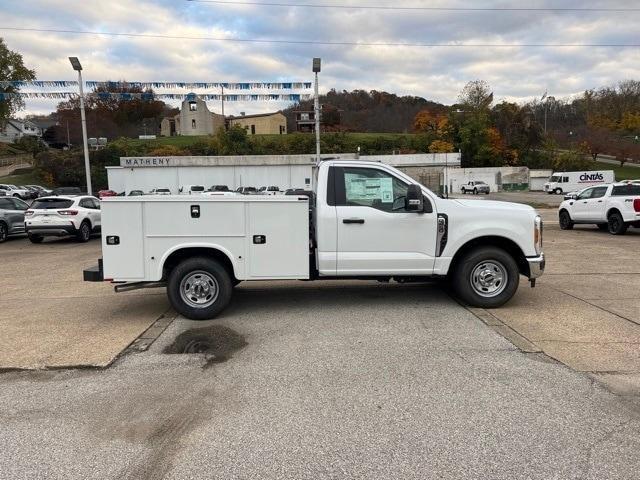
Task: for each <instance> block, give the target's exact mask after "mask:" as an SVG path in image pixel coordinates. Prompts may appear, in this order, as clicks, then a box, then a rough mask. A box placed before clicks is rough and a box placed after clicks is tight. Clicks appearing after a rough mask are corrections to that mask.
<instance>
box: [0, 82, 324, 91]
mask: <svg viewBox="0 0 640 480" xmlns="http://www.w3.org/2000/svg"><path fill="white" fill-rule="evenodd" d="M84 84H85V85H86V86H87V87H88V88H97V87H107V88H108V87H137V88H186V89H210V88H226V89H227V90H256V89H269V90H309V89H310V88H311V85H312V84H311V82H239V83H228V82H105V81H101V82H97V81H93V80H91V81H86V82H84ZM74 86H78V82H77V81H72V80H29V81H22V80H3V81H0V87H5V88H6V87H20V88H21V87H38V88H47V87H74Z"/></svg>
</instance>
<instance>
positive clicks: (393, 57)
mask: <svg viewBox="0 0 640 480" xmlns="http://www.w3.org/2000/svg"><path fill="white" fill-rule="evenodd" d="M341 3H351V4H354V5H355V4H356V3H357V2H354V1H352V0H342V1H341ZM493 3H495V4H498V3H497V2H493ZM565 3H566V5H563V6H572V5H573V6H582V3H581V2H578V1H577V0H569V1H567V2H565ZM485 4H486V5H487V6H488V5H491V4H492V2H491V1H487V2H485ZM407 5H408V4H407ZM430 5H441V6H442V5H447V6H451V5H457V6H465V5H468V2H462V1H461V0H460V1H457V0H456V1H453V2H452V1H451V0H449V1H444V0H442V1H438V2H431V3H430ZM514 5H519V3H518V2H516V3H514ZM545 5H547V6H557V5H555V3H554V2H552V1H551V0H540V1H539V2H536V6H545ZM639 19H640V14H638V13H605V12H590V13H585V12H555V13H554V12H406V11H397V12H393V11H377V10H345V9H306V8H276V7H259V6H247V5H242V6H240V5H237V6H230V5H227V6H224V5H214V4H205V3H196V2H188V1H186V0H138V1H134V0H111V1H109V2H93V1H91V2H89V1H86V0H30V1H28V2H25V1H23V0H20V1H18V0H3V2H2V4H1V5H0V25H2V26H20V27H27V28H53V29H78V30H91V31H112V32H129V33H146V34H162V35H170V36H192V37H241V38H264V39H277V40H282V39H293V40H302V41H314V40H326V41H348V42H375V43H379V42H392V43H456V42H457V43H499V44H540V43H569V44H574V43H589V44H595V43H637V39H638V37H637V22H638V20H639ZM0 36H2V37H4V39H5V41H6V43H7V44H8V45H9V47H10V48H11V49H14V50H17V51H19V52H21V53H23V55H24V59H25V62H26V63H27V64H28V65H29V66H30V67H32V68H35V70H36V72H37V75H38V78H40V79H52V80H57V79H73V78H74V72H73V71H72V70H71V68H70V66H69V64H68V60H67V57H68V56H70V55H77V56H79V57H80V58H81V60H82V63H83V66H84V68H85V71H84V74H85V77H86V78H87V79H91V80H106V79H126V80H130V81H134V80H139V81H150V80H173V81H178V80H180V81H211V82H213V81H229V82H234V81H259V80H265V81H268V80H274V81H276V80H309V79H311V78H312V74H311V72H310V62H311V58H312V57H313V56H321V57H322V58H323V72H322V74H321V86H322V90H325V91H326V90H328V89H329V88H336V89H337V90H342V89H347V90H351V89H355V88H360V89H365V90H371V89H376V90H386V91H389V92H393V93H397V94H401V95H402V94H408V95H417V96H422V97H425V98H428V99H432V100H437V101H440V102H443V103H452V102H455V100H456V97H457V94H458V92H459V91H460V89H461V88H462V87H463V86H464V84H465V83H466V82H467V81H470V80H475V79H485V80H487V81H488V82H489V83H490V84H491V86H492V88H493V90H494V93H495V97H496V98H497V99H500V98H507V99H510V100H524V99H528V98H531V97H533V96H537V95H541V94H542V92H544V91H547V90H548V91H549V93H550V94H552V95H555V96H556V97H562V96H568V95H572V94H575V93H577V92H581V91H583V90H585V89H588V88H597V87H600V86H603V85H607V84H613V83H615V82H617V81H620V80H624V79H628V78H631V77H632V76H634V75H637V72H638V70H639V67H640V52H638V49H637V48H636V49H633V48H595V47H592V48H567V47H565V48H524V47H513V48H467V47H452V48H420V47H379V46H369V47H367V46H348V45H345V46H328V45H286V44H259V43H231V42H214V41H207V40H178V39H158V38H129V37H109V36H90V35H73V34H56V33H34V32H16V31H7V30H4V31H3V30H0ZM54 104H55V102H49V101H39V100H31V101H28V103H27V106H28V109H29V111H46V110H47V109H49V108H52V107H53V106H54ZM283 106H284V105H283V104H278V103H250V104H244V105H234V104H228V106H227V107H226V110H227V112H229V113H238V112H240V111H247V112H253V111H267V110H275V109H278V108H282V107H283ZM213 108H216V106H213Z"/></svg>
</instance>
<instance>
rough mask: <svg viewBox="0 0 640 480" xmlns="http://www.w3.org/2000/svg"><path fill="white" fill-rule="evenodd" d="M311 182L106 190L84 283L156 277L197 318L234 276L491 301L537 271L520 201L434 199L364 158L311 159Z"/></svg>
mask: <svg viewBox="0 0 640 480" xmlns="http://www.w3.org/2000/svg"><path fill="white" fill-rule="evenodd" d="M313 183H314V185H315V188H314V193H313V194H310V195H308V196H307V195H304V196H303V195H289V196H284V195H283V196H280V195H277V196H237V197H227V196H223V197H212V196H202V195H200V196H191V197H188V196H184V195H182V196H165V197H162V196H155V197H153V196H145V197H112V198H109V199H107V200H105V201H104V202H103V204H102V231H103V237H102V239H103V240H102V242H103V243H102V252H103V262H101V263H100V264H99V266H98V267H93V268H91V269H88V270H85V273H84V275H85V280H87V281H100V280H108V281H112V282H116V283H118V285H117V286H116V291H126V290H132V289H136V288H147V287H158V286H166V287H167V294H168V296H169V299H170V301H171V304H172V305H173V307H174V308H175V309H176V310H177V311H178V312H180V313H181V314H183V315H184V316H186V317H188V318H191V319H207V318H212V317H214V316H215V315H217V314H218V313H219V312H220V311H221V310H222V309H224V308H225V306H226V305H227V304H228V303H229V301H230V298H231V294H232V290H233V286H234V285H236V284H237V283H239V282H240V281H244V280H275V279H291V280H293V279H300V280H319V279H335V278H340V279H353V278H359V279H376V280H384V281H388V280H390V279H395V280H397V281H399V282H407V281H417V280H424V279H425V278H428V277H443V278H444V277H448V278H449V279H450V281H451V283H452V285H453V287H454V288H455V290H456V292H457V293H458V295H459V296H460V297H461V298H462V299H463V300H464V301H465V302H467V303H469V304H471V305H476V306H482V307H497V306H500V305H502V304H504V303H505V302H506V301H508V300H509V299H510V298H511V297H512V296H513V295H514V294H515V292H516V290H517V288H518V284H519V277H520V275H521V274H523V275H525V276H527V277H529V279H531V281H532V282H531V283H532V285H533V284H534V283H535V279H536V278H537V277H538V276H540V275H541V274H542V271H543V270H544V266H545V262H544V255H543V253H542V221H541V219H540V216H538V215H537V214H536V212H535V210H534V209H533V208H531V207H529V206H527V205H520V204H513V203H506V202H492V201H479V200H454V199H451V200H449V199H443V198H440V197H438V196H437V195H435V194H434V193H433V192H431V191H429V190H428V189H427V188H425V187H423V186H421V185H417V184H415V183H414V181H413V180H412V179H411V177H409V176H407V175H405V174H404V173H402V172H401V171H399V170H397V169H395V168H393V167H391V166H388V165H384V164H380V163H373V162H363V161H324V162H321V163H320V165H319V166H318V168H316V169H315V172H314V182H313Z"/></svg>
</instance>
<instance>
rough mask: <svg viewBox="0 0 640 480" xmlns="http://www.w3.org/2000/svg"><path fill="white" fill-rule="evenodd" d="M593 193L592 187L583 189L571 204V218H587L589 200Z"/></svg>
mask: <svg viewBox="0 0 640 480" xmlns="http://www.w3.org/2000/svg"><path fill="white" fill-rule="evenodd" d="M592 193H593V187H592V188H587V189H586V190H583V191H582V192H581V193H580V195H578V198H577V199H576V200H575V202H574V204H573V209H572V212H571V218H572V219H573V220H580V221H582V220H587V219H588V218H589V216H590V215H589V205H590V204H589V200H590V198H591V195H592Z"/></svg>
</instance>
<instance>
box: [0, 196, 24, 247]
mask: <svg viewBox="0 0 640 480" xmlns="http://www.w3.org/2000/svg"><path fill="white" fill-rule="evenodd" d="M28 208H29V205H27V204H26V203H25V202H23V201H22V200H20V199H19V198H13V197H0V243H2V242H5V241H6V240H7V238H8V237H9V235H17V234H19V233H24V212H26V211H27V209H28Z"/></svg>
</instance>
